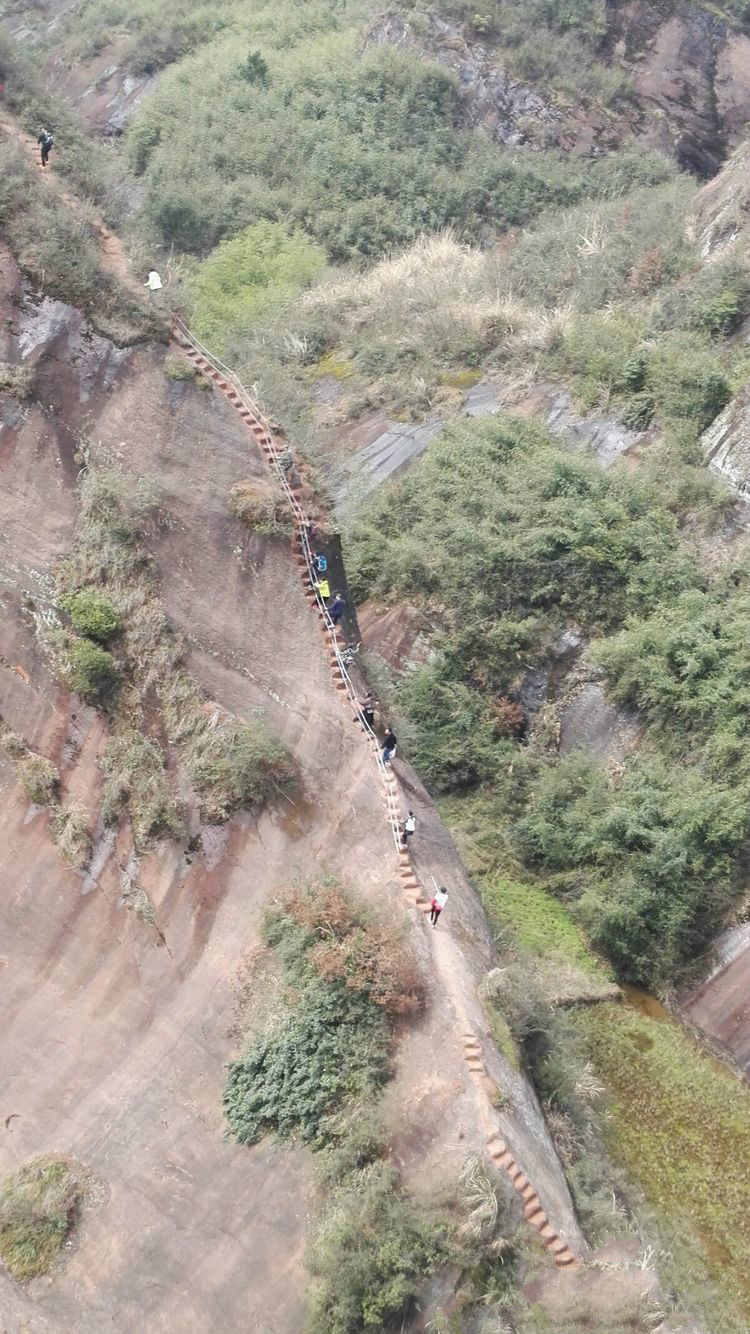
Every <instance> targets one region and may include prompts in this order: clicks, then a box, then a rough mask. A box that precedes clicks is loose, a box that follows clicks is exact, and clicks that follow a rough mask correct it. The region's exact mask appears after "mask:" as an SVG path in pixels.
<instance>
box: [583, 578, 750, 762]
mask: <svg viewBox="0 0 750 1334" xmlns="http://www.w3.org/2000/svg"><path fill="white" fill-rule="evenodd" d="M749 632H750V612H748V606H747V594H746V591H745V589H744V588H740V589H736V588H734V587H733V586H731V585H730V588H729V590H728V592H727V593H726V594H725V596H724V597H722V596H720V590H718V589H712V590H711V592H710V593H709V592H705V591H701V590H698V589H695V590H691V591H690V592H687V593H682V594H681V595H680V596H679V597H678V598H677V599H676V600H675V601H674V603H671V604H669V605H667V606H664V607H661V608H659V610H658V612H657V613H655V614H654V615H652V616H650V617H648V618H647V619H637V620H633V621H632V622H630V623H629V624H628V625H627V626H626V628H625V629H624V630H622V631H620V633H619V634H617V635H615V636H613V637H611V638H610V639H607V640H604V641H602V642H601V643H599V644H596V645H594V653H595V656H596V657H597V659H598V661H599V662H601V663H602V665H603V667H604V668H605V670H606V673H607V678H608V682H609V690H610V693H611V694H612V697H613V698H614V699H615V700H616V701H617V702H618V703H620V704H625V705H628V706H630V707H633V708H637V709H640V710H641V711H642V712H643V713H644V714H645V715H646V716H647V717H648V718H649V719H651V720H652V721H653V722H656V723H659V724H661V725H663V726H667V727H670V728H671V729H673V732H674V738H675V743H676V744H679V745H684V744H685V740H686V737H689V736H691V735H693V736H696V735H697V736H698V737H699V738H700V739H701V740H706V739H709V738H713V739H716V738H717V737H718V736H719V734H726V733H731V734H732V735H733V736H734V737H736V738H737V740H738V741H739V738H740V736H741V735H742V732H743V729H744V727H745V725H746V719H747V715H748V710H750V658H749V657H748V653H747V644H748V634H749Z"/></svg>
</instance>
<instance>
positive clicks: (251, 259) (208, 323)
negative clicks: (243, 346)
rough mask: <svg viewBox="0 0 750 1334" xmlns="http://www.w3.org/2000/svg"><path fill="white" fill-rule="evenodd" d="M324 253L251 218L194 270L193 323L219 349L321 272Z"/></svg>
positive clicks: (281, 229) (272, 224) (275, 225)
mask: <svg viewBox="0 0 750 1334" xmlns="http://www.w3.org/2000/svg"><path fill="white" fill-rule="evenodd" d="M324 264H325V255H324V253H323V251H322V250H321V249H320V247H319V246H316V245H314V244H313V243H312V242H311V241H308V240H307V238H306V237H305V236H303V235H301V234H300V233H299V232H296V233H292V234H290V233H289V232H287V231H286V230H285V228H284V227H281V226H280V225H279V224H278V223H275V222H257V223H255V224H254V225H253V226H252V227H246V228H245V230H244V231H242V232H240V234H239V235H238V236H235V237H233V238H232V240H231V241H223V242H222V243H221V245H219V246H218V247H217V248H216V250H215V251H214V252H213V253H212V254H211V255H209V256H208V258H207V259H206V260H205V262H204V263H203V264H202V265H201V267H200V269H199V270H198V272H197V274H196V276H195V279H194V280H193V283H192V287H193V291H194V293H195V298H196V307H195V316H194V320H193V323H194V326H195V329H196V331H197V333H198V334H199V336H200V337H201V338H202V339H204V341H205V342H207V343H208V344H209V345H210V346H211V347H212V348H215V349H216V351H218V352H219V353H223V352H224V351H225V347H226V344H227V341H228V340H229V339H231V338H232V337H236V336H237V335H238V334H239V333H242V332H243V331H245V330H247V329H248V328H249V327H250V326H251V325H252V324H253V323H254V322H256V321H257V320H258V319H259V318H261V317H262V316H264V315H267V314H268V313H269V312H271V311H273V310H275V309H276V308H278V307H279V306H281V305H283V304H284V303H285V302H286V301H288V300H289V299H290V298H291V297H292V296H295V295H296V293H297V292H299V291H300V290H301V289H302V288H303V287H306V286H307V285H308V284H309V283H310V282H311V281H312V279H313V278H314V277H315V276H316V275H317V274H318V273H319V272H320V271H321V269H322V268H323V266H324Z"/></svg>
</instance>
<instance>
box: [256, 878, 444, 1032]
mask: <svg viewBox="0 0 750 1334" xmlns="http://www.w3.org/2000/svg"><path fill="white" fill-rule="evenodd" d="M282 912H283V913H284V914H285V915H286V916H288V917H291V918H292V919H293V920H294V921H296V922H298V923H299V925H300V926H303V927H304V928H305V930H306V931H308V932H309V933H310V934H311V935H312V936H314V937H316V939H315V942H314V943H313V945H312V946H311V948H310V951H309V954H308V958H309V961H310V963H311V964H312V966H313V967H314V968H315V970H316V972H318V973H319V974H320V976H321V977H322V978H324V979H325V980H326V981H327V982H334V981H336V982H343V983H344V984H345V985H346V986H347V987H351V988H352V989H353V990H355V991H363V992H365V993H366V994H367V996H368V997H369V998H370V1000H371V1001H373V1003H374V1004H375V1005H379V1006H380V1008H381V1009H383V1010H385V1011H386V1013H387V1014H391V1015H403V1014H414V1013H416V1012H418V1011H419V1010H421V1009H422V1008H423V1006H424V1002H425V994H424V984H423V982H422V978H421V975H420V972H419V968H418V966H417V961H416V959H415V957H414V954H413V953H412V950H411V948H410V947H409V945H408V944H407V942H406V940H405V938H404V936H403V934H402V933H401V932H400V931H399V930H398V928H397V927H396V926H394V925H393V923H390V922H387V923H386V922H376V921H373V920H371V919H368V918H365V917H363V916H362V914H360V913H358V912H357V910H356V909H355V908H354V906H353V904H352V903H351V902H350V900H349V898H348V897H347V895H346V894H345V893H344V891H343V889H342V888H341V886H340V885H339V884H337V883H336V882H335V881H332V882H324V883H323V884H321V885H316V886H315V887H314V888H313V889H311V890H308V889H301V888H296V889H292V890H289V891H288V892H287V893H286V894H285V895H284V897H283V899H282Z"/></svg>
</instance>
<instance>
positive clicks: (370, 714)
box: [359, 690, 377, 731]
mask: <svg viewBox="0 0 750 1334" xmlns="http://www.w3.org/2000/svg"><path fill="white" fill-rule="evenodd" d="M376 704H377V700H376V699H375V696H374V695H373V693H372V691H371V690H368V692H367V694H366V695H365V697H364V699H363V700H362V701H361V703H360V706H359V712H360V717H361V719H362V722H363V723H365V724H366V726H367V727H369V728H370V730H371V731H372V729H373V728H374V726H375V705H376Z"/></svg>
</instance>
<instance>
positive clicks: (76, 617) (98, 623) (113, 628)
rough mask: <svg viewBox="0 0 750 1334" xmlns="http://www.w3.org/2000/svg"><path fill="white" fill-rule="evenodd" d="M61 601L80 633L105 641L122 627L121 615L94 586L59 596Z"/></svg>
mask: <svg viewBox="0 0 750 1334" xmlns="http://www.w3.org/2000/svg"><path fill="white" fill-rule="evenodd" d="M61 602H62V605H63V607H64V608H65V610H66V611H67V613H68V615H69V616H70V619H71V621H72V623H73V627H74V629H76V630H78V631H79V633H80V634H82V635H86V636H88V638H89V639H96V640H98V641H99V642H101V643H105V642H106V641H107V640H108V639H111V637H112V635H114V634H116V633H117V631H118V630H120V629H121V628H122V617H121V616H120V613H119V612H118V610H117V608H116V607H114V606H113V605H112V603H111V602H110V600H109V598H107V597H104V595H103V594H102V593H98V592H97V591H96V589H94V588H84V589H82V590H81V592H80V593H72V594H69V595H68V596H67V597H63V598H61Z"/></svg>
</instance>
